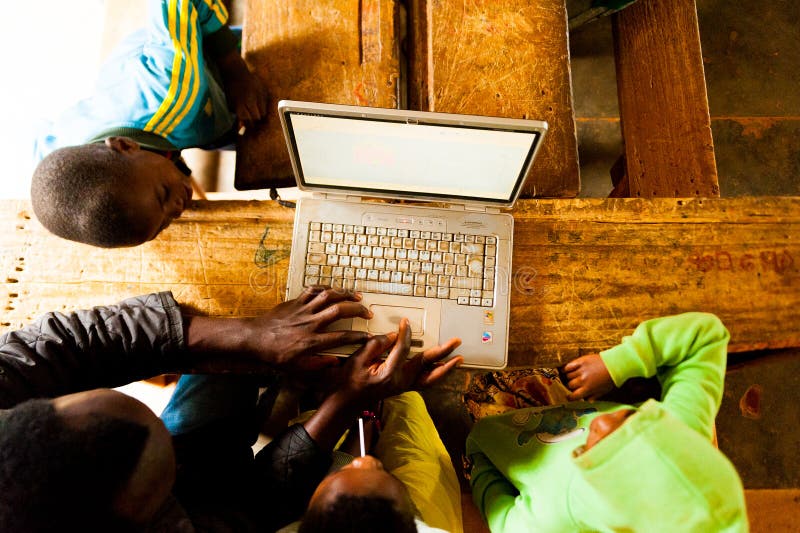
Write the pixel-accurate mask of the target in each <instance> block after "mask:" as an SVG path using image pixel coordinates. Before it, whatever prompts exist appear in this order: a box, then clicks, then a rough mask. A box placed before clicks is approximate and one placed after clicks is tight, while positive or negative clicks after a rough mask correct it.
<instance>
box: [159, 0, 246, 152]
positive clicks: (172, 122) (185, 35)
mask: <svg viewBox="0 0 800 533" xmlns="http://www.w3.org/2000/svg"><path fill="white" fill-rule="evenodd" d="M160 8H161V16H162V23H163V27H164V30H166V32H167V34H168V38H169V39H170V40H171V42H172V46H173V48H174V50H175V55H174V57H173V59H172V66H171V68H170V71H169V72H170V74H169V75H170V82H169V86H168V88H167V93H166V94H165V95H164V98H163V100H162V102H161V104H160V106H159V108H158V109H157V111H156V112H155V113H154V114H153V116H152V117H151V118H150V120H149V121H148V122H147V124H145V127H144V130H145V131H148V132H152V133H155V134H158V135H161V136H162V137H167V136H169V135H170V134H171V133H172V131H173V130H174V129H175V127H176V126H177V125H178V124H180V123H181V120H183V118H184V117H185V116H186V115H187V113H189V112H190V110H192V108H193V107H194V106H195V105H196V104H197V96H198V93H199V92H200V90H201V88H202V87H201V85H202V84H203V83H205V82H204V80H203V72H202V71H203V68H202V60H203V58H202V54H203V49H202V43H203V39H204V37H206V36H209V37H210V38H211V39H212V40H214V39H213V38H214V37H215V35H219V34H225V36H227V35H228V34H230V30H229V29H228V27H227V25H226V23H227V20H228V11H227V10H226V9H225V6H224V5H223V3H222V2H221V1H220V0H161V2H160ZM216 41H218V43H219V44H221V45H222V46H224V47H226V48H230V39H219V38H217V39H216ZM219 44H218V46H219ZM227 51H228V50H224V51H223V53H227Z"/></svg>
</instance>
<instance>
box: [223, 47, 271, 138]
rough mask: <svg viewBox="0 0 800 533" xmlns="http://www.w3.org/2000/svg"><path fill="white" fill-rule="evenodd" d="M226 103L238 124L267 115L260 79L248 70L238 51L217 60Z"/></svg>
mask: <svg viewBox="0 0 800 533" xmlns="http://www.w3.org/2000/svg"><path fill="white" fill-rule="evenodd" d="M217 64H218V65H219V67H220V71H221V73H222V77H223V80H224V82H225V96H226V97H227V99H228V105H229V106H230V107H231V108H232V109H233V111H234V112H235V113H236V116H237V117H238V119H239V124H240V125H245V124H251V123H253V122H257V121H259V120H261V119H262V118H264V117H265V116H266V115H267V100H268V98H267V91H266V89H265V88H264V85H263V84H262V83H261V80H259V79H258V77H257V76H256V75H255V74H253V73H252V72H250V70H249V69H248V68H247V65H246V64H245V62H244V60H243V59H242V56H240V55H239V52H238V51H232V52H230V53H229V54H228V55H226V56H225V57H224V58H222V59H220V60H218V62H217Z"/></svg>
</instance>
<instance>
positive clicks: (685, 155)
mask: <svg viewBox="0 0 800 533" xmlns="http://www.w3.org/2000/svg"><path fill="white" fill-rule="evenodd" d="M612 17H613V19H612V22H613V24H612V26H613V30H614V47H615V49H614V55H615V58H616V65H617V91H618V94H619V107H620V120H621V122H622V136H623V139H624V142H625V156H626V166H627V176H628V178H629V184H630V196H633V197H642V198H645V197H647V198H651V197H655V196H661V197H687V196H703V197H713V196H719V182H718V179H717V165H716V161H715V159H714V142H713V140H712V138H711V120H710V118H709V112H708V98H707V95H706V84H705V74H704V72H703V58H702V54H701V51H700V32H699V29H698V26H697V10H696V7H695V0H646V1H640V2H636V3H635V4H633V5H631V6H630V7H627V8H625V9H624V10H622V11H620V12H619V13H616V14H615V15H612Z"/></svg>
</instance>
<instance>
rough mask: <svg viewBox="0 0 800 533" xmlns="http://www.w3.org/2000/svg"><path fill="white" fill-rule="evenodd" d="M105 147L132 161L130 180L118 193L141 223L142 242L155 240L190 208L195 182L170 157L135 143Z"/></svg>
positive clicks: (116, 140)
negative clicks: (192, 183)
mask: <svg viewBox="0 0 800 533" xmlns="http://www.w3.org/2000/svg"><path fill="white" fill-rule="evenodd" d="M105 143H106V146H108V147H109V148H110V149H111V150H114V151H115V152H118V153H119V154H121V155H123V156H125V157H127V158H128V159H129V163H130V166H131V175H130V180H128V181H127V182H126V183H124V184H120V188H119V189H118V190H117V191H116V193H117V195H118V197H119V198H120V203H121V204H122V205H123V206H124V209H126V211H127V212H128V214H129V217H130V219H131V220H136V221H137V225H138V228H136V233H137V234H138V235H140V236H141V238H142V242H145V241H149V240H152V239H154V238H155V237H156V236H157V235H158V234H159V233H161V231H162V230H164V228H166V227H167V226H169V225H170V224H171V223H172V221H173V220H175V219H176V218H178V217H179V216H180V215H181V213H183V211H184V209H186V207H188V205H189V202H190V201H191V200H192V185H191V178H190V177H189V176H186V175H185V174H184V173H183V172H181V171H180V170H178V167H176V166H175V165H174V164H173V163H172V161H170V160H169V159H167V158H166V157H164V156H162V155H160V154H157V153H155V152H150V151H148V150H143V149H142V148H141V147H140V146H139V144H138V143H136V142H135V141H133V140H132V139H129V138H127V137H109V138H107V139H106V140H105Z"/></svg>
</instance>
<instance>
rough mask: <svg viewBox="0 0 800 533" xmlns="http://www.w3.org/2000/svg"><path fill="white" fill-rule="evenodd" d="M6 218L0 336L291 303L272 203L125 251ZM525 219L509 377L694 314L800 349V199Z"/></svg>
mask: <svg viewBox="0 0 800 533" xmlns="http://www.w3.org/2000/svg"><path fill="white" fill-rule="evenodd" d="M0 213H1V214H0V250H2V260H0V261H1V262H0V265H2V270H3V272H2V275H3V277H2V278H0V279H1V280H2V281H3V286H4V288H5V290H6V293H5V297H6V305H5V310H4V312H3V319H2V324H1V325H0V327H2V329H10V328H18V327H20V326H22V325H24V324H26V323H28V322H30V321H31V320H32V319H34V318H35V317H36V316H37V315H38V314H40V313H43V312H46V311H51V310H62V309H74V308H83V307H88V306H92V305H99V304H108V303H113V302H115V301H117V300H119V299H121V298H124V297H128V296H131V295H135V294H140V293H147V292H151V291H158V290H172V291H173V293H174V294H175V296H176V297H177V299H178V300H179V301H180V302H182V303H184V304H188V305H191V306H193V307H195V308H196V309H197V310H198V312H201V313H204V314H208V315H214V316H251V315H256V314H259V313H261V312H263V311H265V310H266V309H269V308H271V307H272V306H274V305H275V304H276V303H278V302H279V301H281V298H282V297H283V295H284V293H285V275H286V267H287V262H288V258H289V251H290V246H291V233H292V219H293V216H294V211H293V210H291V209H287V208H283V207H280V206H278V205H277V204H276V203H275V202H255V201H253V202H241V201H218V202H194V205H193V209H191V210H189V211H187V212H186V213H185V214H184V216H182V217H181V218H180V219H178V220H177V221H175V223H173V224H172V225H171V226H170V227H169V228H168V229H167V230H166V231H164V232H163V233H162V235H161V236H159V238H158V239H156V240H155V241H151V242H149V243H147V244H145V245H143V246H139V247H136V248H129V249H114V250H105V249H97V248H92V247H88V246H84V245H79V244H74V243H71V242H68V241H64V240H61V239H58V238H56V237H53V236H52V235H50V234H48V233H47V232H46V231H45V230H44V229H43V228H42V227H41V226H40V225H39V224H38V222H36V221H35V220H34V219H33V218H32V212H31V209H30V207H29V205H28V204H27V203H26V202H19V201H15V202H13V201H4V202H0ZM514 217H515V241H514V257H513V269H512V271H511V273H510V276H511V281H512V287H513V293H512V296H511V305H512V313H511V331H510V356H509V365H510V366H512V367H513V366H555V365H559V364H562V363H564V362H565V361H567V360H569V359H572V358H574V357H576V356H578V355H580V354H581V353H587V352H591V351H595V350H598V349H602V348H606V347H609V346H612V345H614V344H616V343H617V342H619V340H620V339H621V338H622V336H624V335H627V334H629V333H630V332H631V331H632V330H633V328H634V327H635V326H636V325H637V324H638V323H639V322H640V321H642V320H644V319H646V318H650V317H654V316H660V315H666V314H673V313H679V312H682V311H695V310H700V311H709V312H712V313H716V314H717V315H719V316H720V318H722V320H723V321H724V322H725V324H726V326H727V327H728V328H729V329H730V331H731V335H732V338H731V344H730V350H731V351H732V352H742V351H751V350H758V349H769V348H786V347H797V346H800V320H798V311H797V310H798V309H800V241H798V240H797V239H796V238H795V237H796V236H797V235H798V234H800V198H736V199H716V200H702V199H687V200H679V199H656V200H649V201H644V200H635V199H627V200H622V199H606V200H602V199H596V200H578V199H576V200H522V201H520V202H519V203H518V205H517V208H516V209H515V210H514ZM465 334H468V332H467V333H465Z"/></svg>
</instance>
